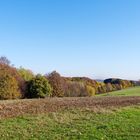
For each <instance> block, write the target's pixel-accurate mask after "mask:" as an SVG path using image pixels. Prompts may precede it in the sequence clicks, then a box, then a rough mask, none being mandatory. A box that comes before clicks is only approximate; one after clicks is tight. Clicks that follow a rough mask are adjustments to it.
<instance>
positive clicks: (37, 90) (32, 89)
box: [27, 75, 52, 98]
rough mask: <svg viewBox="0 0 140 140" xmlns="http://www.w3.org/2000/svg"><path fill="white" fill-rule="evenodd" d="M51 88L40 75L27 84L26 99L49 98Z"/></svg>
mask: <svg viewBox="0 0 140 140" xmlns="http://www.w3.org/2000/svg"><path fill="white" fill-rule="evenodd" d="M51 93H52V88H51V86H50V84H49V83H48V80H47V79H46V78H45V77H44V76H41V75H37V76H36V77H35V78H33V79H32V80H31V81H30V82H29V83H28V92H27V97H29V98H45V97H47V96H51Z"/></svg>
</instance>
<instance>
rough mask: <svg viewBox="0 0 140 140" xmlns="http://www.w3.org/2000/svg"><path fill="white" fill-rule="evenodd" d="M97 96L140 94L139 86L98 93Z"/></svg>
mask: <svg viewBox="0 0 140 140" xmlns="http://www.w3.org/2000/svg"><path fill="white" fill-rule="evenodd" d="M97 96H140V87H139V86H137V87H132V88H127V89H123V90H119V91H114V92H109V93H105V94H100V95H97Z"/></svg>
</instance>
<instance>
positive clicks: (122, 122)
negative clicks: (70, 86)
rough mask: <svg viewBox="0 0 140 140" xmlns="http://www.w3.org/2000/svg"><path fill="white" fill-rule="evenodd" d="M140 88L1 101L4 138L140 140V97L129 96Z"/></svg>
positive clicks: (30, 139)
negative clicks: (106, 94)
mask: <svg viewBox="0 0 140 140" xmlns="http://www.w3.org/2000/svg"><path fill="white" fill-rule="evenodd" d="M139 90H140V88H138V87H134V88H130V89H127V90H122V91H119V93H118V92H112V93H110V94H111V95H113V96H109V97H108V96H107V97H102V96H101V97H99V96H96V97H83V98H80V97H77V98H76V97H73V98H70V97H69V98H46V99H31V100H29V99H24V100H21V99H20V100H8V101H0V117H1V119H0V137H1V140H7V139H14V140H19V139H21V140H62V139H63V140H77V139H80V140H113V139H114V140H126V139H127V140H139V139H140V117H139V116H140V97H139V96H130V95H131V94H132V95H138V93H139ZM120 93H121V94H120ZM127 93H128V95H129V96H126V95H127ZM118 95H119V96H118ZM120 95H121V96H120ZM124 95H125V96H124Z"/></svg>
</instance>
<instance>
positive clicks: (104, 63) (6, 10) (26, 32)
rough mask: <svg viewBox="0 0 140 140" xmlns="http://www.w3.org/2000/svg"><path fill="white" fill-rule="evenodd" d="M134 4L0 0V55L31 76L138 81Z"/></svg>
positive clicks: (139, 28)
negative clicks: (24, 69) (51, 74)
mask: <svg viewBox="0 0 140 140" xmlns="http://www.w3.org/2000/svg"><path fill="white" fill-rule="evenodd" d="M139 7H140V1H139V0H22V1H20V0H3V1H2V0H1V1H0V56H6V57H7V58H8V59H10V61H11V62H12V63H13V64H14V65H15V66H16V67H20V66H22V67H24V68H28V69H32V71H33V72H35V73H42V74H45V73H49V72H51V71H53V70H56V71H58V72H59V73H60V74H61V75H63V76H88V77H90V78H93V79H105V78H110V77H114V78H123V79H135V80H138V79H140V63H139V62H140V8H139Z"/></svg>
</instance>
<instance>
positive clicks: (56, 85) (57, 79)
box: [47, 71, 64, 97]
mask: <svg viewBox="0 0 140 140" xmlns="http://www.w3.org/2000/svg"><path fill="white" fill-rule="evenodd" d="M47 79H48V80H49V83H50V85H51V86H52V88H53V91H52V96H53V97H55V96H56V97H63V96H64V88H63V83H64V81H63V78H62V77H61V76H60V74H59V73H57V72H56V71H54V72H52V73H50V74H49V75H47Z"/></svg>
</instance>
